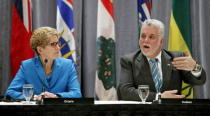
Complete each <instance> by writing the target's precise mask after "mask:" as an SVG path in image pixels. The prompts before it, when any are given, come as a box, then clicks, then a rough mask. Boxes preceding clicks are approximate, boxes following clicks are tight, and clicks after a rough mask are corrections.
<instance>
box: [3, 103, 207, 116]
mask: <svg viewBox="0 0 210 116" xmlns="http://www.w3.org/2000/svg"><path fill="white" fill-rule="evenodd" d="M80 101H81V100H78V99H76V100H75V99H73V100H72V99H60V100H55V99H54V100H49V101H45V102H44V104H37V103H36V102H33V103H32V104H24V103H22V102H8V101H7V102H5V101H2V102H0V110H1V115H8V116H9V115H14V114H15V116H17V115H21V116H26V115H29V116H37V115H40V116H209V115H210V104H209V103H210V102H209V100H204V99H203V100H201V99H200V100H182V101H181V100H178V101H177V100H173V101H168V100H166V101H164V100H163V102H162V103H151V102H147V103H146V104H142V103H141V102H137V101H94V100H93V101H92V100H91V99H88V100H87V99H85V100H83V101H82V102H80Z"/></svg>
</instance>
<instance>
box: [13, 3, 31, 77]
mask: <svg viewBox="0 0 210 116" xmlns="http://www.w3.org/2000/svg"><path fill="white" fill-rule="evenodd" d="M31 6H32V5H31V0H13V1H12V31H11V43H10V65H11V76H12V78H14V76H15V74H16V73H17V71H18V69H19V67H20V64H21V61H23V60H26V59H29V58H32V57H34V52H33V50H32V48H31V47H30V37H31V34H32V14H31V13H32V12H31V9H32V8H31Z"/></svg>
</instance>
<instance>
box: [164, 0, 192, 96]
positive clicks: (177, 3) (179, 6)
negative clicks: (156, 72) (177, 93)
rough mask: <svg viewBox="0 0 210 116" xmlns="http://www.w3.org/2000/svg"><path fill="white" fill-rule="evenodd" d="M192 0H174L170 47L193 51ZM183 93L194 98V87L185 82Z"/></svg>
mask: <svg viewBox="0 0 210 116" xmlns="http://www.w3.org/2000/svg"><path fill="white" fill-rule="evenodd" d="M191 36H192V33H191V19H190V0H173V7H172V12H171V19H170V30H169V43H168V49H169V50H174V51H187V52H188V54H191V53H192V40H191V38H192V37H191ZM182 94H183V95H186V97H187V98H193V88H192V86H191V85H188V84H186V83H184V82H183V84H182Z"/></svg>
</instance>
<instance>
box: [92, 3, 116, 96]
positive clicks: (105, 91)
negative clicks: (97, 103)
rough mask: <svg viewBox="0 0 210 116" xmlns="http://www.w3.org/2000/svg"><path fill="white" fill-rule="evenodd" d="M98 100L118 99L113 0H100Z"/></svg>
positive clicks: (98, 17) (96, 83) (98, 21)
mask: <svg viewBox="0 0 210 116" xmlns="http://www.w3.org/2000/svg"><path fill="white" fill-rule="evenodd" d="M96 47H97V50H96V55H97V68H96V81H95V99H96V100H117V93H116V66H115V25H114V10H113V3H112V0H98V14H97V38H96Z"/></svg>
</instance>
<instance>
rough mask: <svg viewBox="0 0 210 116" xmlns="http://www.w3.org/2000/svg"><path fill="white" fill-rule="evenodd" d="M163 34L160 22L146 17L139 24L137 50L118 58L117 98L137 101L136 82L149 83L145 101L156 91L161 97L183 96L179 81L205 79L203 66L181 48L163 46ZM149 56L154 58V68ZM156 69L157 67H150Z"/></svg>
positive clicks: (155, 95)
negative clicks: (169, 48)
mask: <svg viewBox="0 0 210 116" xmlns="http://www.w3.org/2000/svg"><path fill="white" fill-rule="evenodd" d="M163 38H164V25H163V23H162V22H160V21H158V20H155V19H148V20H146V21H145V22H144V23H143V24H142V29H141V33H140V40H139V45H140V50H138V51H137V52H135V53H132V54H129V55H126V56H124V57H122V58H121V61H120V63H121V76H120V77H121V78H120V83H119V86H118V97H119V99H120V100H137V101H139V100H140V98H139V95H138V92H137V89H138V85H149V89H150V93H149V96H148V99H147V101H153V100H155V99H157V95H158V94H159V95H160V96H161V98H184V97H185V96H183V95H181V86H182V81H184V82H186V83H189V84H192V85H200V84H204V83H205V81H206V73H205V71H204V69H203V68H202V67H201V66H200V65H199V64H197V63H196V61H195V60H194V59H193V58H192V57H191V56H185V54H184V53H183V52H178V51H177V52H172V51H167V50H164V49H162V46H163V41H164V39H163ZM152 59H154V61H155V62H156V67H155V68H154V67H153V65H152V64H153V63H152ZM156 69H157V71H153V70H156ZM156 78H158V79H156ZM157 80H158V82H157Z"/></svg>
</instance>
